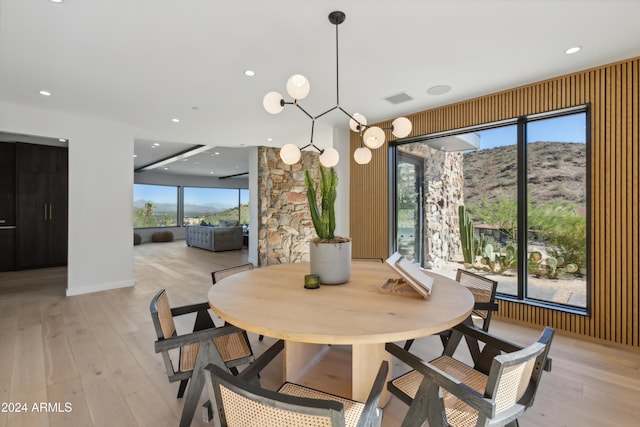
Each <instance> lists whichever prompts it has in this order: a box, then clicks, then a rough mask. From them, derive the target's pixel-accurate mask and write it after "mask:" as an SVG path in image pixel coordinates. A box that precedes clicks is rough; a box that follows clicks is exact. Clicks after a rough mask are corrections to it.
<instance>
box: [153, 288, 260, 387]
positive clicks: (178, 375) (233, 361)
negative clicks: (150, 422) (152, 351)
mask: <svg viewBox="0 0 640 427" xmlns="http://www.w3.org/2000/svg"><path fill="white" fill-rule="evenodd" d="M149 308H150V311H151V318H152V320H153V326H154V328H155V330H156V335H157V337H158V340H157V341H156V352H157V353H162V358H163V360H164V365H165V369H166V371H167V376H168V378H169V382H175V381H180V386H179V388H178V396H177V397H178V398H181V397H182V396H183V395H184V391H185V389H186V387H187V383H188V382H189V379H190V378H191V376H192V373H193V368H194V364H195V361H196V357H197V355H198V350H199V348H200V345H201V343H202V341H203V340H213V343H214V344H215V347H216V349H217V351H218V352H219V353H220V356H221V358H222V360H223V362H224V364H225V365H226V367H227V368H229V369H230V370H231V371H232V372H233V373H235V374H237V373H238V371H237V366H240V365H243V364H247V363H250V362H252V361H253V360H254V356H253V352H252V350H251V347H250V346H249V345H248V341H247V340H246V339H245V337H244V336H243V335H242V331H241V330H239V329H238V328H235V327H228V328H222V327H220V328H217V327H216V326H215V324H214V323H213V319H212V318H211V316H210V315H209V312H208V309H209V304H208V303H199V304H191V305H186V306H181V307H173V308H172V307H171V306H170V305H169V298H168V296H167V292H166V291H165V290H164V289H162V290H161V291H159V292H158V293H157V294H156V295H155V296H154V297H153V299H152V300H151V304H150V307H149ZM190 313H196V319H195V323H194V327H193V332H190V333H185V334H180V335H178V333H177V330H176V324H175V321H174V318H175V317H177V316H182V315H186V314H190ZM160 343H162V344H161V350H159V351H158V346H159V345H160Z"/></svg>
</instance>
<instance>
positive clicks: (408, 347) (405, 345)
mask: <svg viewBox="0 0 640 427" xmlns="http://www.w3.org/2000/svg"><path fill="white" fill-rule="evenodd" d="M413 341H414V340H407V342H405V343H404V349H405V350H406V351H409V349H410V348H411V345H412V344H413Z"/></svg>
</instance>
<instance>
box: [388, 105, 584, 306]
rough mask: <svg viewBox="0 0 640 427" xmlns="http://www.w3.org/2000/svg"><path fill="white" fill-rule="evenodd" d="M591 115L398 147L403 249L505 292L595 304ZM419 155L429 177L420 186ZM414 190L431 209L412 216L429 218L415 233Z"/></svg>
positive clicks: (525, 121) (577, 112)
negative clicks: (468, 234)
mask: <svg viewBox="0 0 640 427" xmlns="http://www.w3.org/2000/svg"><path fill="white" fill-rule="evenodd" d="M587 122H588V110H587V108H586V107H584V108H577V109H572V110H567V111H561V112H554V113H548V114H540V115H536V116H530V117H520V118H518V119H517V120H513V121H511V122H503V123H500V124H488V125H487V126H483V127H481V128H475V129H473V130H471V131H466V132H463V133H458V134H455V133H449V134H447V135H446V136H433V137H429V136H425V138H424V140H421V141H415V142H410V143H407V144H399V145H397V146H396V147H395V150H396V151H395V152H394V158H395V160H396V162H395V163H396V167H395V168H394V169H395V171H394V172H395V175H396V176H395V181H396V185H395V189H396V190H395V191H396V194H395V197H394V203H395V209H394V211H395V234H396V236H395V237H396V238H395V239H394V241H395V245H396V246H395V248H394V250H400V251H401V252H406V253H407V254H424V255H421V256H420V257H419V258H418V259H416V260H414V262H418V263H420V264H421V265H422V266H423V267H426V268H430V269H433V270H435V271H439V272H442V273H444V274H449V275H451V274H452V273H454V272H455V270H457V269H458V268H464V269H469V270H471V271H474V272H476V273H480V274H484V275H487V276H491V278H493V279H494V280H496V281H498V294H499V297H502V298H510V299H517V300H522V301H527V302H530V303H533V304H544V305H551V306H554V307H556V308H559V309H566V310H575V311H576V312H587V311H588V308H589V296H588V286H587V283H588V282H587V279H588V272H589V266H588V259H589V258H588V247H589V245H588V239H589V235H588V228H589V227H588V224H589V203H588V198H589V196H588V191H587V189H588V170H589V161H588V159H589V155H588V139H589V138H588V132H587V129H588V126H587ZM452 141H453V142H452ZM455 143H459V144H460V145H459V146H458V147H457V148H452V144H455ZM448 144H449V145H448ZM409 155H410V156H411V158H412V159H413V160H412V164H413V165H417V166H412V167H414V168H417V169H421V172H422V176H423V177H424V178H419V179H422V181H421V182H418V183H417V186H416V187H414V185H413V184H411V185H410V186H408V185H407V179H408V176H409V177H410V178H412V179H415V177H418V176H420V175H419V174H418V173H411V174H407V173H406V172H404V171H405V170H406V169H407V160H406V159H407V158H408V156H409ZM416 159H418V160H416ZM412 194H424V197H423V199H422V200H421V199H417V198H415V197H413V196H412V197H413V199H412V200H414V203H418V204H419V205H418V206H421V208H422V215H421V216H420V215H411V216H410V217H411V218H423V219H421V220H420V221H421V223H420V224H418V225H414V226H412V227H413V228H412V231H414V232H420V233H421V235H420V236H419V237H418V238H415V239H413V238H411V239H407V238H406V237H404V238H403V234H406V230H407V224H408V222H407V221H408V220H407V218H408V217H407V213H406V207H407V200H409V199H410V197H408V196H411V195H412ZM459 206H464V209H465V210H466V212H467V213H468V214H469V216H470V217H471V219H472V226H473V230H472V232H473V236H474V239H473V245H472V247H471V248H461V240H460V239H459V236H460V232H461V231H460V229H459V224H460V220H459V217H458V207H459ZM420 230H422V231H420ZM456 236H457V237H456ZM467 240H468V239H467ZM401 243H402V244H401ZM407 245H409V246H411V247H409V248H407ZM458 248H460V250H459V249H458ZM465 249H468V250H467V251H465ZM468 254H471V255H468Z"/></svg>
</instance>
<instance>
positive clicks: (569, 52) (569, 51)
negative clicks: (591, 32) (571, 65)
mask: <svg viewBox="0 0 640 427" xmlns="http://www.w3.org/2000/svg"><path fill="white" fill-rule="evenodd" d="M581 49H582V47H580V46H574V47H570V48H569V49H567V50H565V51H564V53H566V54H567V55H573V54H574V53H578V52H580V50H581Z"/></svg>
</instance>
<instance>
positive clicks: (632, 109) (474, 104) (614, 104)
mask: <svg viewBox="0 0 640 427" xmlns="http://www.w3.org/2000/svg"><path fill="white" fill-rule="evenodd" d="M639 69H640V59H639V58H634V59H630V60H627V61H622V62H620V63H616V64H610V65H606V66H602V67H598V68H594V69H591V70H586V71H582V72H578V73H574V74H571V75H567V76H562V77H559V78H555V79H551V80H547V81H543V82H539V83H535V84H531V85H527V86H523V87H520V88H515V89H511V90H507V91H504V92H500V93H496V94H492V95H488V96H485V97H482V98H476V99H471V100H468V101H464V102H460V103H457V104H452V105H448V106H445V107H440V108H436V109H432V110H427V111H423V112H419V113H416V114H414V115H412V116H411V117H410V119H411V120H412V122H413V132H412V135H423V134H430V133H435V132H442V131H448V130H454V129H459V128H463V127H468V126H474V125H480V124H483V123H489V122H494V121H498V120H504V119H510V118H514V117H517V116H520V115H527V114H534V113H540V112H545V111H551V110H556V109H561V108H567V107H572V106H576V105H582V104H587V103H588V104H589V105H590V106H591V110H590V111H591V122H590V132H591V153H590V154H591V170H590V171H589V179H590V189H591V192H590V200H591V224H590V227H591V228H590V236H591V247H590V249H591V258H590V268H591V270H590V282H589V283H588V286H589V289H590V294H591V310H592V312H591V315H590V316H580V315H575V314H570V313H565V312H560V311H554V310H550V309H546V308H541V307H536V306H531V305H527V304H522V303H515V302H508V301H502V302H501V304H500V310H499V316H501V317H505V318H509V319H513V320H516V321H521V322H527V323H531V324H536V325H547V324H548V325H551V326H554V327H556V328H558V329H561V330H566V331H571V332H574V333H577V334H580V335H585V336H588V337H591V338H595V339H599V340H604V341H611V342H615V343H619V344H623V345H629V346H633V347H640V338H639V334H640V330H639V328H640V326H639V324H640V314H639V311H640V307H639V306H640V301H639V300H640V291H639V285H638V280H639V269H640V267H639V265H640V262H639V261H638V259H639V257H640V250H639V245H640V242H639V240H640V225H639V224H638V217H639V215H640V211H639V209H640V208H639V204H640V178H639V172H638V169H640V149H639V145H640V141H639V138H640V135H639V127H640V125H639V116H640V106H639V102H640V100H639V97H640V95H639V91H640V75H639V73H640V70H639ZM388 136H389V135H388ZM357 147H358V140H357V136H356V135H352V139H351V152H352V153H353V151H354V150H355V149H356V148H357ZM387 163H388V150H387V147H386V146H385V147H384V148H380V149H378V150H375V152H374V153H373V160H372V162H371V163H370V164H369V165H366V166H362V165H357V164H355V163H354V162H353V160H351V205H350V208H351V220H350V224H351V234H352V237H353V239H354V243H353V251H354V256H357V257H385V256H387V254H388V247H389V240H388V229H389V226H390V224H389V218H388V206H389V200H388V178H389V177H388V165H387Z"/></svg>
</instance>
